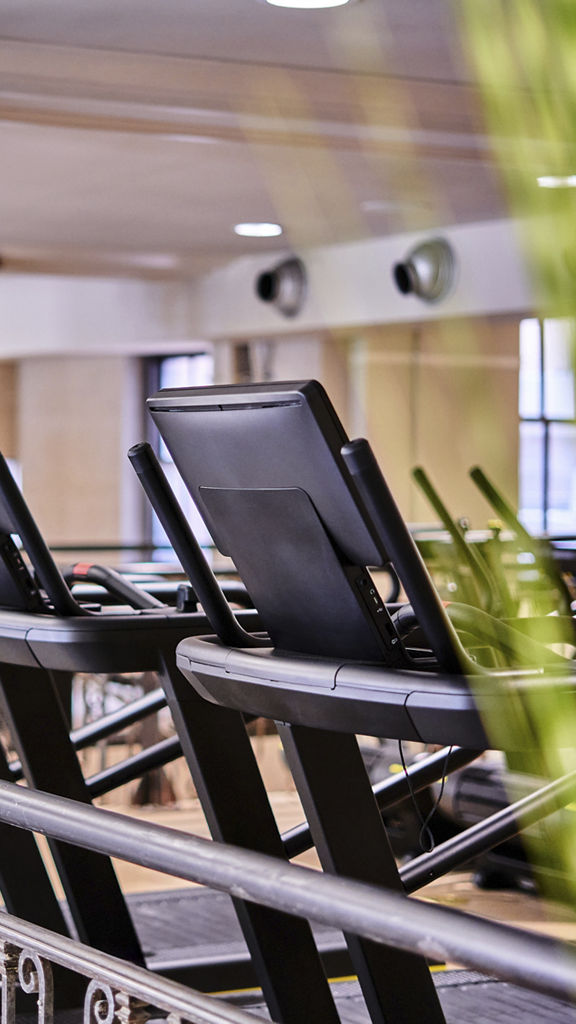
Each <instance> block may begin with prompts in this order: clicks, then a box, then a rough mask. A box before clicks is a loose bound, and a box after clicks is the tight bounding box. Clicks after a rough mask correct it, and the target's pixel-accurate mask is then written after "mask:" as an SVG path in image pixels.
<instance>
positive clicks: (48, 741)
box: [0, 664, 144, 966]
mask: <svg viewBox="0 0 576 1024" xmlns="http://www.w3.org/2000/svg"><path fill="white" fill-rule="evenodd" d="M0 702H1V704H2V708H3V710H4V713H5V716H6V720H7V724H8V727H9V729H10V732H11V734H12V740H13V743H14V745H15V747H16V748H17V751H18V755H19V757H20V760H21V762H22V767H23V771H24V777H25V779H26V781H27V783H28V785H30V786H33V787H34V788H35V789H39V790H44V791H45V792H48V793H54V794H57V795H58V796H65V797H69V798H70V799H72V800H78V801H80V802H81V803H85V804H89V803H90V802H91V800H90V794H89V792H88V789H87V787H86V784H85V782H84V777H83V775H82V771H81V768H80V764H79V762H78V758H77V756H76V752H75V750H74V748H73V746H72V743H71V741H70V735H69V732H68V726H67V721H66V715H65V713H64V710H63V708H62V705H61V703H60V699H59V697H58V693H57V691H56V688H55V687H54V685H53V682H52V679H51V676H50V673H49V672H47V671H46V670H44V669H41V668H37V669H36V668H29V667H28V666H26V667H22V666H19V665H6V664H3V665H0ZM49 847H50V851H51V853H52V856H53V858H54V862H55V864H56V869H57V871H58V874H59V876H60V880H61V882H62V887H63V889H64V893H65V895H66V900H67V903H68V907H69V909H70V913H71V915H72V919H73V921H74V924H75V926H76V929H77V931H78V937H79V939H80V941H81V942H85V943H86V944H87V945H90V946H95V947H96V948H97V949H101V950H103V951H104V952H106V953H110V954H111V955H112V956H118V957H121V958H122V959H125V960H129V961H131V962H132V963H136V964H139V965H142V966H143V965H144V956H143V954H142V950H141V948H140V943H139V940H138V937H137V935H136V931H135V929H134V925H133V923H132V919H131V917H130V914H129V911H128V908H127V905H126V901H125V899H124V896H123V894H122V890H121V889H120V885H119V882H118V878H117V876H116V872H115V870H114V867H113V865H112V862H111V860H110V858H109V857H106V856H104V855H103V854H99V853H93V852H92V851H90V850H85V849H83V848H82V847H76V846H71V845H70V844H68V843H62V842H59V841H57V840H49Z"/></svg>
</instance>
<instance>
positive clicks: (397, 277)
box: [392, 238, 456, 302]
mask: <svg viewBox="0 0 576 1024" xmlns="http://www.w3.org/2000/svg"><path fill="white" fill-rule="evenodd" d="M455 270H456V258H455V256H454V252H453V250H452V247H451V246H450V245H449V243H448V242H446V241H445V240H444V239H443V238H432V239H430V240H429V241H427V242H421V243H420V245H417V246H416V247H415V248H414V249H412V251H411V252H409V253H408V255H407V256H406V257H405V258H404V260H403V261H402V263H396V264H395V265H394V267H393V268H392V276H393V278H394V283H395V284H396V287H397V288H398V291H400V292H402V295H416V296H417V298H419V299H422V300H423V301H424V302H439V300H440V299H444V298H445V297H446V295H448V293H449V291H450V290H451V288H452V287H453V284H454V276H455Z"/></svg>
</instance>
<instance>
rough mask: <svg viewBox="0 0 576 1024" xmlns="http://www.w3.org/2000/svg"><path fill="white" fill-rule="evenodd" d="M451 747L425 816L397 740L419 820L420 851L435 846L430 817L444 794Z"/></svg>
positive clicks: (429, 849)
mask: <svg viewBox="0 0 576 1024" xmlns="http://www.w3.org/2000/svg"><path fill="white" fill-rule="evenodd" d="M453 749H454V747H453V746H451V747H449V748H448V750H447V752H446V758H445V761H444V767H443V769H442V776H441V780H440V792H439V793H438V796H437V797H436V800H435V801H434V803H433V805H432V807H431V809H430V810H429V812H428V814H427V815H426V817H423V815H422V812H421V810H420V807H419V805H418V801H417V800H416V793H415V792H414V789H413V788H412V780H411V778H410V774H409V772H408V768H407V766H406V759H405V757H404V750H403V748H402V740H398V752H399V754H400V761H401V763H402V770H403V772H404V775H405V778H406V782H407V784H408V789H409V791H410V799H411V801H412V805H413V807H414V810H415V812H416V815H417V817H418V821H419V822H420V826H421V828H420V832H419V834H418V842H419V843H420V849H421V850H422V853H431V852H432V850H433V849H434V847H435V846H436V840H435V839H434V835H433V834H432V830H431V828H430V822H431V821H432V818H433V817H434V815H435V814H436V811H437V810H438V808H439V806H440V801H441V800H442V797H443V795H444V786H445V785H446V773H447V771H448V763H449V760H450V755H451V753H452V750H453ZM426 840H427V845H426Z"/></svg>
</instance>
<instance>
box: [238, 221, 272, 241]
mask: <svg viewBox="0 0 576 1024" xmlns="http://www.w3.org/2000/svg"><path fill="white" fill-rule="evenodd" d="M234 231H235V232H236V234H237V235H243V236H244V237H245V238H275V237H276V235H281V234H282V227H281V225H280V224H269V223H268V222H266V221H263V222H257V221H255V222H254V223H247V224H236V225H235V226H234Z"/></svg>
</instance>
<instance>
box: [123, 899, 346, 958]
mask: <svg viewBox="0 0 576 1024" xmlns="http://www.w3.org/2000/svg"><path fill="white" fill-rule="evenodd" d="M126 901H127V903H128V907H129V909H130V914H131V916H132V920H133V921H134V927H135V928H136V931H137V933H138V938H139V939H140V942H141V944H142V948H143V951H144V955H145V956H146V957H156V956H160V955H168V954H170V955H173V956H179V957H183V956H185V955H186V954H188V955H189V956H190V957H193V956H194V955H195V954H196V955H198V954H199V953H201V954H202V955H206V954H207V953H208V952H209V953H219V954H220V955H222V956H226V955H230V954H233V953H237V952H245V951H246V943H245V942H244V937H243V935H242V931H241V928H240V925H239V924H238V919H237V917H236V913H235V911H234V907H233V905H232V900H231V898H230V896H228V895H227V894H226V893H221V892H214V891H213V890H210V889H205V888H203V887H202V886H194V887H191V888H189V889H174V890H168V891H166V892H155V893H137V894H131V895H128V896H127V897H126ZM313 931H314V935H315V936H316V940H317V942H318V944H319V946H320V947H322V946H323V945H325V944H326V943H327V942H330V943H331V944H336V943H338V944H343V938H342V933H341V932H339V931H337V929H335V928H327V927H326V926H324V925H320V926H316V925H314V926H313Z"/></svg>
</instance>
